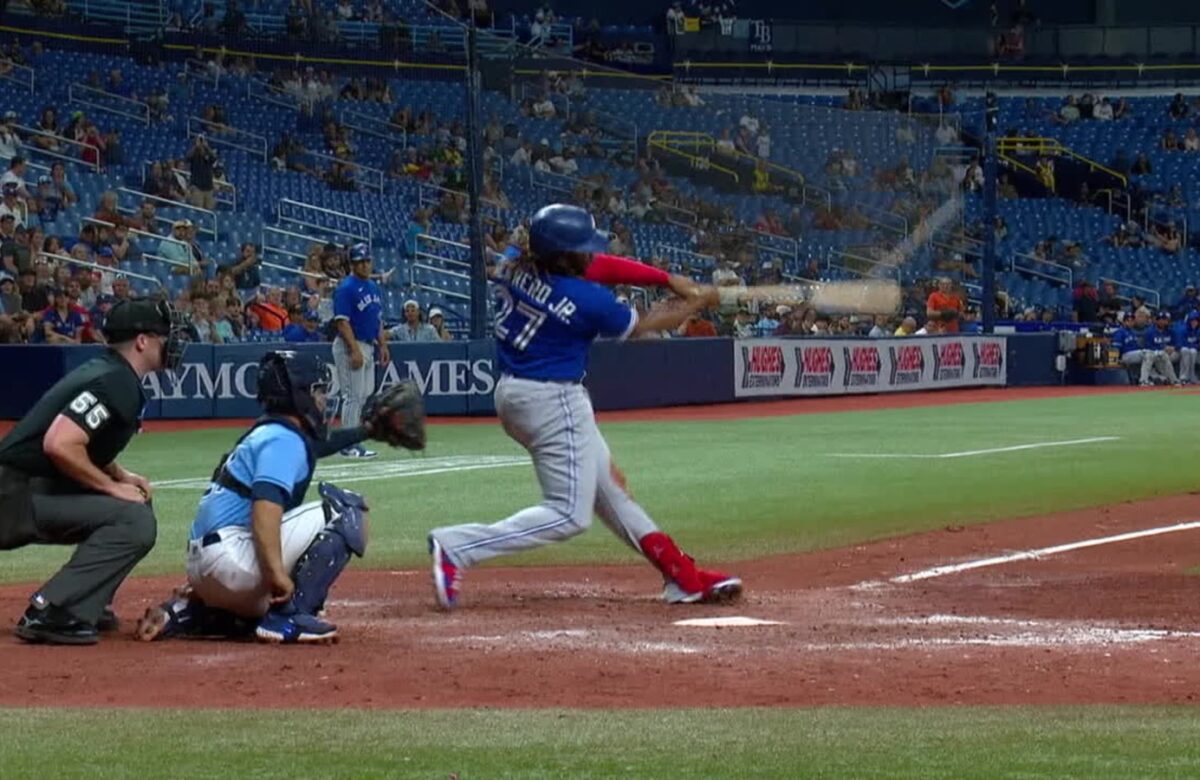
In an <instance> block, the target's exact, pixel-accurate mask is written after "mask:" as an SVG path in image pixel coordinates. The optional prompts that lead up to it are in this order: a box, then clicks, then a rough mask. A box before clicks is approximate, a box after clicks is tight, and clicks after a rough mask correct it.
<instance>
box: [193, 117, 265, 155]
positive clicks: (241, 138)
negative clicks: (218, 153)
mask: <svg viewBox="0 0 1200 780" xmlns="http://www.w3.org/2000/svg"><path fill="white" fill-rule="evenodd" d="M197 136H204V138H205V140H206V141H208V142H209V143H210V144H213V145H215V146H228V147H229V148H231V149H241V150H242V151H243V152H249V153H250V154H253V155H255V156H256V157H258V158H259V159H260V160H262V161H263V162H266V161H267V137H266V136H263V135H259V134H258V133H251V132H250V131H248V130H239V129H238V128H236V127H233V126H232V125H225V124H221V123H219V122H210V121H208V120H207V119H202V118H200V117H198V116H189V117H188V119H187V137H188V138H189V139H191V138H195V137H197Z"/></svg>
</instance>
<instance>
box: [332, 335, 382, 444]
mask: <svg viewBox="0 0 1200 780" xmlns="http://www.w3.org/2000/svg"><path fill="white" fill-rule="evenodd" d="M358 348H359V349H360V350H362V356H363V364H362V368H357V369H356V368H351V367H350V350H349V348H348V347H347V346H346V342H345V341H344V340H343V339H341V338H340V337H339V338H336V339H334V340H333V367H334V369H336V371H337V381H338V391H339V394H340V395H341V397H342V411H341V414H342V427H343V428H353V427H354V426H356V425H358V424H359V422H360V421H361V418H362V410H363V405H364V404H365V403H366V402H367V398H369V397H370V395H371V393H372V392H374V391H375V345H374V344H368V343H367V342H365V341H360V342H358Z"/></svg>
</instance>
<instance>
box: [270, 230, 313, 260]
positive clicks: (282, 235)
mask: <svg viewBox="0 0 1200 780" xmlns="http://www.w3.org/2000/svg"><path fill="white" fill-rule="evenodd" d="M288 239H297V240H299V241H303V242H305V243H306V244H313V243H318V244H321V243H325V238H324V237H321V238H317V237H314V236H310V235H308V234H306V233H296V232H294V231H291V230H284V229H283V228H278V227H274V226H272V225H263V226H262V229H261V230H260V231H259V242H258V243H259V246H260V247H262V253H263V255H266V254H267V253H268V252H270V253H271V254H276V255H283V256H284V257H294V258H296V259H297V260H300V261H302V262H308V250H307V248H306V249H305V251H303V252H298V251H296V250H294V249H292V248H291V247H290V246H288V243H287V242H288Z"/></svg>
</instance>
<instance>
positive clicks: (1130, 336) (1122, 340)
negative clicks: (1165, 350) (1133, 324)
mask: <svg viewBox="0 0 1200 780" xmlns="http://www.w3.org/2000/svg"><path fill="white" fill-rule="evenodd" d="M1145 333H1146V331H1145V329H1143V330H1141V331H1138V330H1136V329H1134V328H1117V332H1116V333H1114V334H1113V346H1115V347H1116V348H1117V349H1118V350H1119V351H1120V352H1121V354H1122V355H1124V354H1125V353H1126V352H1134V351H1136V350H1139V349H1143V348H1144V347H1143V346H1142V344H1143V341H1142V337H1143V336H1144V335H1145Z"/></svg>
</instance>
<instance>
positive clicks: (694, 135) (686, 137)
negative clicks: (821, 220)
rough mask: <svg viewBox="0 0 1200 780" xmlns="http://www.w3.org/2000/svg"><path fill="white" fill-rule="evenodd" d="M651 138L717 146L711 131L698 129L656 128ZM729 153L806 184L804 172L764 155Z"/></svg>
mask: <svg viewBox="0 0 1200 780" xmlns="http://www.w3.org/2000/svg"><path fill="white" fill-rule="evenodd" d="M649 140H650V141H651V142H654V141H659V142H661V143H665V144H674V145H676V146H684V147H692V148H695V149H704V150H714V149H716V146H717V140H716V138H714V137H713V135H712V134H711V133H706V132H701V131H696V130H654V131H652V132H651V133H650V138H649ZM723 154H727V156H731V157H734V158H737V159H745V160H748V161H750V162H752V163H754V164H755V165H757V164H758V163H762V164H763V166H764V167H766V168H767V170H772V171H778V172H780V173H782V174H785V175H787V176H790V177H792V179H794V180H795V181H796V183H798V184H804V183H805V180H804V174H803V173H801V172H800V171H797V170H795V169H794V168H789V167H787V166H786V165H780V164H779V163H773V162H771V161H770V160H765V159H763V158H762V157H759V156H757V155H753V154H747V153H746V152H741V151H738V150H737V149H734V150H733V152H732V154H728V153H723Z"/></svg>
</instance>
